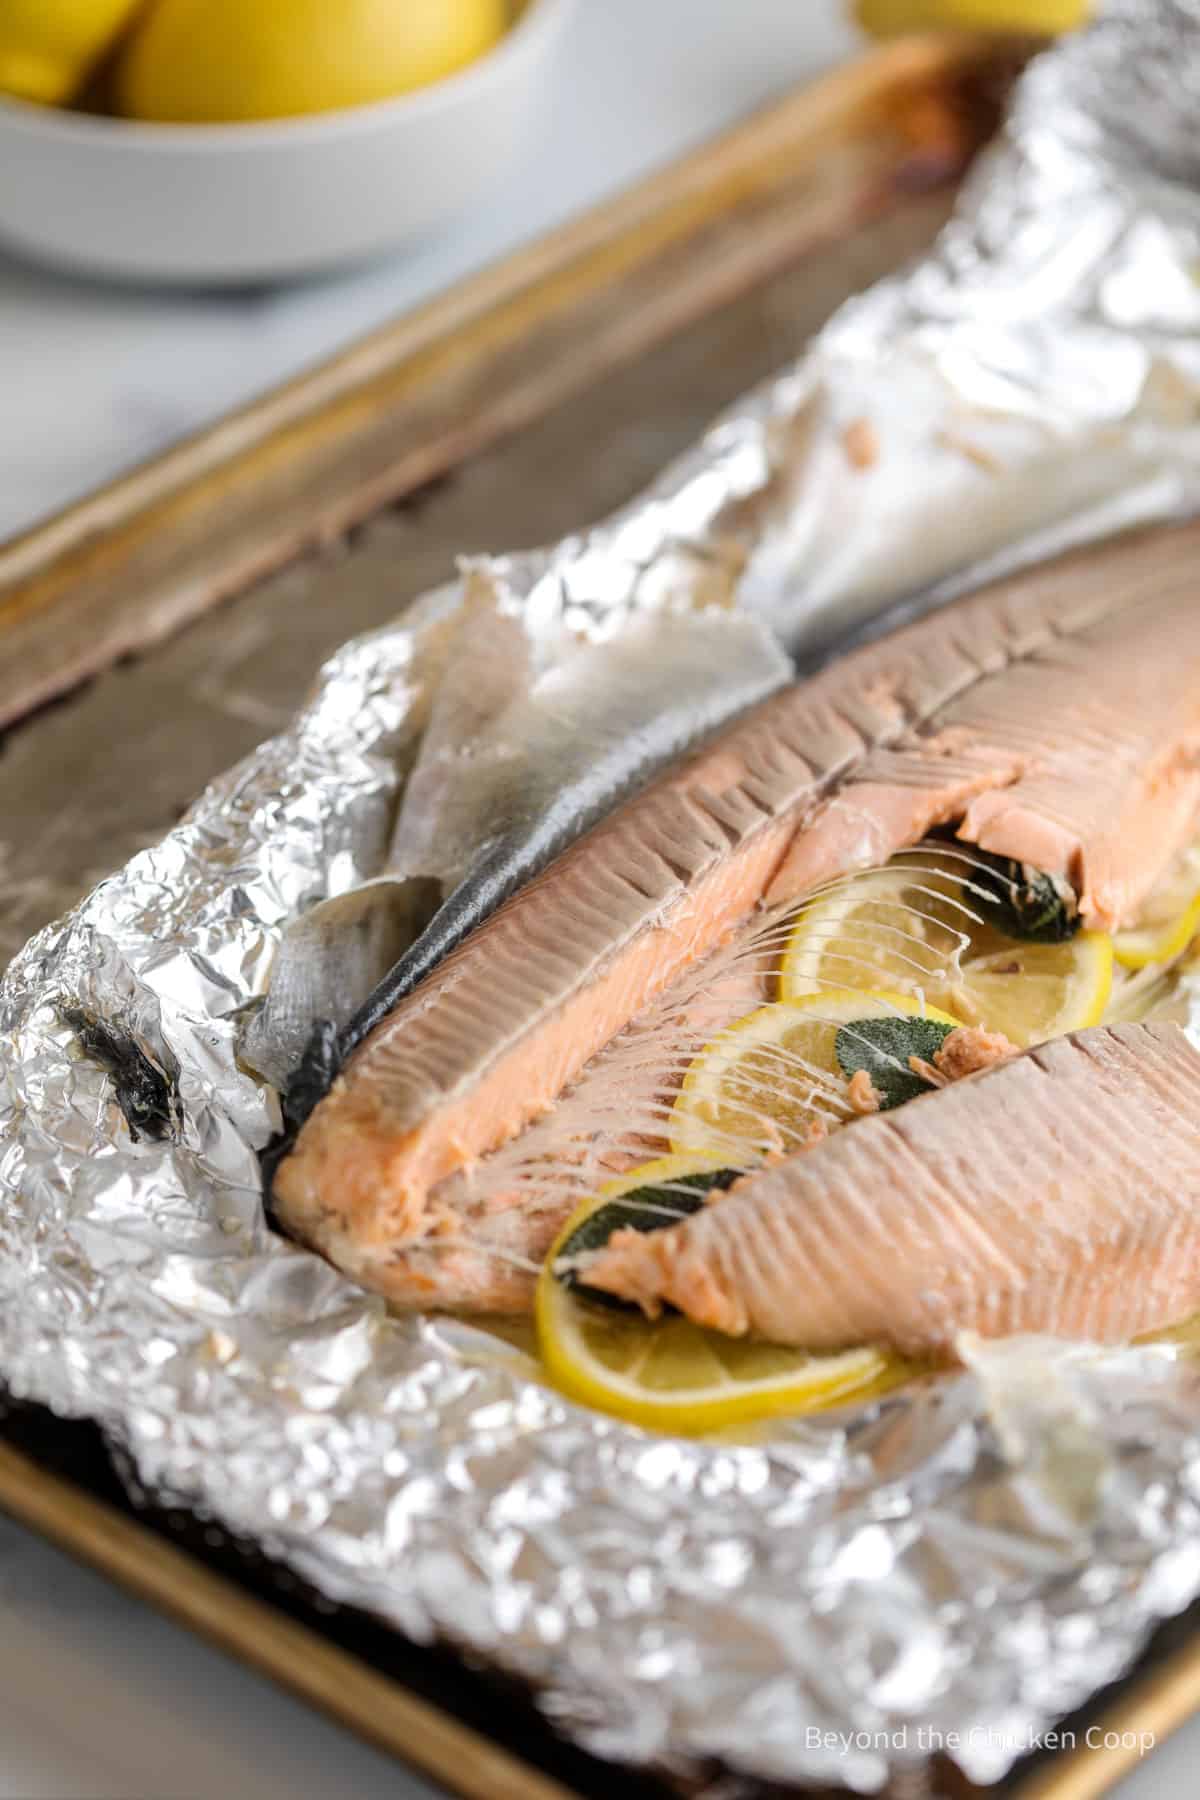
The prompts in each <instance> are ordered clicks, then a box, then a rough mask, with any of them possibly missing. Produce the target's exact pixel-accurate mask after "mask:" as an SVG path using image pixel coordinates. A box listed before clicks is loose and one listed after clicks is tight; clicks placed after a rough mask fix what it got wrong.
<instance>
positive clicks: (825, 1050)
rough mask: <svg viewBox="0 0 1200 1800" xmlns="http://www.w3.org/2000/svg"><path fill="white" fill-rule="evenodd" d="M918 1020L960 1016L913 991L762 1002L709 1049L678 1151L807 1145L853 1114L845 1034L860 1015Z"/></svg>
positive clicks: (682, 1099) (678, 1115) (747, 1156)
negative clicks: (841, 1042) (840, 1045)
mask: <svg viewBox="0 0 1200 1800" xmlns="http://www.w3.org/2000/svg"><path fill="white" fill-rule="evenodd" d="M898 1018H914V1019H926V1020H931V1021H933V1022H934V1023H936V1024H938V1025H944V1026H949V1027H950V1028H951V1029H953V1027H954V1026H956V1025H958V1024H959V1023H960V1022H961V1021H960V1020H958V1019H957V1018H953V1017H951V1015H950V1014H949V1013H946V1012H940V1011H938V1010H937V1009H936V1008H935V1007H932V1006H926V1005H923V1004H922V1002H921V1001H919V1000H916V999H914V998H913V996H912V995H911V994H901V993H898V992H893V993H889V992H887V991H880V992H877V993H867V992H862V991H859V990H857V989H854V988H845V989H840V990H834V991H833V992H831V993H824V994H810V995H806V996H804V997H803V998H801V999H799V1000H792V1001H787V1002H782V1001H781V1002H778V1003H777V1004H775V1005H773V1006H763V1007H760V1008H759V1010H758V1011H757V1012H753V1013H750V1014H749V1016H748V1017H747V1018H744V1019H739V1020H738V1022H737V1024H736V1025H731V1026H730V1027H729V1029H728V1030H727V1031H723V1032H721V1033H720V1035H719V1036H718V1037H716V1038H714V1039H713V1041H712V1043H711V1044H709V1045H708V1046H707V1048H706V1049H704V1050H702V1051H701V1052H700V1054H699V1056H697V1057H696V1059H695V1061H694V1062H693V1063H692V1065H691V1067H690V1068H689V1070H688V1072H687V1075H686V1076H685V1077H684V1081H683V1086H682V1087H681V1088H680V1091H679V1093H678V1095H677V1096H676V1099H675V1104H674V1107H673V1108H672V1113H671V1149H672V1150H673V1151H674V1152H675V1153H676V1154H677V1155H689V1154H691V1155H706V1156H710V1157H722V1158H724V1160H725V1161H726V1162H728V1163H731V1164H738V1163H744V1162H746V1161H747V1160H754V1159H756V1158H757V1157H759V1156H762V1155H763V1154H767V1153H771V1152H776V1153H778V1152H783V1153H784V1154H788V1153H790V1152H791V1151H793V1150H799V1149H801V1148H803V1146H804V1145H805V1144H806V1143H807V1142H809V1141H810V1138H811V1136H812V1133H813V1131H814V1129H815V1130H817V1131H822V1130H831V1129H832V1128H834V1127H835V1126H837V1125H842V1124H845V1123H846V1121H847V1120H849V1119H851V1118H853V1117H854V1108H853V1107H852V1105H851V1103H850V1099H849V1096H848V1084H847V1080H846V1075H845V1072H844V1070H843V1068H842V1065H841V1063H840V1062H839V1060H838V1055H837V1041H838V1033H839V1031H840V1030H841V1029H842V1028H843V1027H846V1028H847V1029H848V1031H849V1032H850V1033H851V1035H853V1026H854V1024H855V1023H856V1022H857V1021H862V1020H868V1019H871V1020H873V1019H898Z"/></svg>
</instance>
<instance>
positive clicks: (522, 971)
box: [275, 528, 1200, 1292]
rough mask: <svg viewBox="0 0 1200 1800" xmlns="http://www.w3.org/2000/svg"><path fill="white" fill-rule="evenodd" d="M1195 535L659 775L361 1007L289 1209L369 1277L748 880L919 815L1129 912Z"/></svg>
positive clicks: (1191, 688) (776, 708)
mask: <svg viewBox="0 0 1200 1800" xmlns="http://www.w3.org/2000/svg"><path fill="white" fill-rule="evenodd" d="M1198 541H1200V532H1198V531H1197V530H1196V529H1195V528H1188V529H1183V530H1178V531H1175V532H1168V533H1157V534H1153V535H1152V536H1149V535H1146V536H1142V537H1134V538H1130V539H1128V540H1125V541H1124V542H1122V543H1120V544H1117V545H1110V546H1107V547H1105V548H1104V549H1103V550H1102V551H1091V552H1088V553H1081V554H1076V555H1073V556H1071V557H1068V558H1064V559H1061V560H1060V561H1059V562H1058V563H1056V564H1053V565H1050V566H1048V567H1046V568H1045V569H1043V570H1040V571H1038V572H1036V573H1033V574H1026V575H1023V576H1021V577H1020V578H1019V579H1013V580H1009V581H1006V582H1004V583H1001V584H997V585H996V586H994V587H992V588H990V589H987V590H985V591H983V592H982V593H980V594H978V595H976V596H973V597H972V598H971V599H969V600H967V601H964V602H960V603H958V604H957V605H955V606H954V607H952V608H949V609H947V610H945V611H943V612H941V613H938V614H936V615H935V616H933V617H931V618H928V619H926V620H924V621H922V622H921V623H919V624H917V625H913V626H910V627H908V628H907V629H905V630H903V631H900V632H898V633H896V634H894V635H893V636H891V637H889V638H887V639H885V640H883V641H881V642H878V643H875V644H872V645H869V646H867V647H866V648H863V649H860V650H858V651H856V652H854V653H853V654H851V655H849V656H847V657H845V658H844V659H843V660H841V661H840V662H838V663H836V664H834V665H833V666H831V667H829V668H827V669H826V670H824V671H823V672H822V673H820V674H819V675H817V676H815V677H813V678H812V679H810V680H808V681H805V682H800V683H797V684H796V685H795V686H793V687H791V688H788V689H786V690H784V691H783V692H782V693H780V694H779V695H777V696H775V697H773V698H772V699H770V700H768V701H766V702H764V703H763V704H761V705H760V706H758V707H756V708H755V709H754V710H753V711H752V712H751V713H750V714H749V715H747V716H746V718H744V719H743V720H742V721H741V722H739V723H738V724H736V725H734V726H733V727H730V728H729V729H727V730H726V731H725V732H723V733H722V734H721V735H720V736H719V737H717V738H716V739H714V740H713V741H712V742H711V743H710V744H709V745H708V746H707V747H705V748H704V749H703V750H702V751H701V752H699V753H698V754H696V755H694V756H692V757H691V758H690V759H689V760H688V761H687V762H686V763H684V764H683V765H682V766H681V767H680V768H678V769H675V770H673V771H671V772H669V773H668V774H667V775H665V776H663V777H661V778H660V779H659V780H657V781H656V782H655V783H654V784H653V785H652V786H651V787H650V788H649V789H647V790H646V791H645V792H644V793H643V794H641V795H640V796H639V797H638V798H636V799H635V800H633V801H631V802H629V803H627V804H626V805H624V806H623V807H621V808H620V809H619V810H618V811H617V812H616V813H614V814H613V815H612V816H611V817H610V818H608V819H607V820H605V821H604V822H603V823H601V824H600V825H599V826H597V827H595V828H594V829H593V830H592V831H590V832H589V833H588V834H587V835H586V836H585V837H584V838H582V839H580V840H579V841H578V842H577V843H576V844H575V845H574V846H573V847H572V848H571V849H570V850H568V851H567V852H566V853H565V854H563V855H562V856H560V857H559V858H558V859H557V860H556V861H555V862H554V863H553V864H551V866H550V867H549V868H548V869H547V870H546V871H545V872H544V873H543V874H542V875H541V876H540V877H539V878H538V879H537V880H536V881H534V882H532V883H531V884H530V885H529V886H528V887H526V888H525V889H523V890H522V891H521V892H520V893H519V894H517V895H516V896H515V897H514V898H513V899H512V900H510V901H509V902H508V903H507V904H506V905H505V906H504V907H502V908H501V909H500V910H499V912H497V913H496V914H495V915H494V916H493V917H492V918H491V919H489V920H488V921H487V923H486V924H484V925H483V926H482V927H481V928H479V929H478V930H477V931H476V932H474V933H473V934H472V936H471V937H470V938H469V939H468V940H467V942H466V943H465V944H463V945H462V946H461V948H460V949H459V950H458V951H456V952H455V953H454V954H453V955H452V956H450V957H449V958H447V960H446V961H445V962H444V963H443V964H442V965H441V966H440V967H439V968H438V969H437V970H435V971H434V973H433V974H432V975H431V976H430V977H428V978H427V979H426V980H425V981H424V982H423V983H422V984H421V986H420V987H419V988H418V989H417V990H416V992H415V993H413V994H412V995H411V996H410V997H409V998H408V999H407V1000H406V1001H404V1002H403V1003H402V1004H401V1005H400V1006H398V1007H397V1008H396V1010H395V1012H394V1013H392V1014H391V1015H390V1017H388V1018H387V1019H386V1020H385V1021H384V1022H383V1023H382V1024H381V1025H380V1026H378V1027H377V1028H376V1029H375V1031H373V1032H372V1033H371V1035H370V1036H369V1037H368V1038H367V1040H366V1041H365V1043H364V1044H363V1045H362V1046H361V1048H360V1049H359V1050H358V1051H357V1052H356V1053H355V1055H354V1056H353V1057H352V1059H351V1060H350V1062H349V1063H348V1065H347V1067H346V1069H345V1071H344V1072H343V1074H342V1075H341V1076H340V1077H339V1078H338V1080H337V1081H336V1082H335V1083H334V1085H333V1087H332V1089H331V1090H330V1092H329V1094H328V1095H327V1097H326V1098H325V1099H324V1100H323V1101H322V1102H321V1103H320V1105H319V1106H318V1107H317V1108H316V1110H315V1111H314V1112H313V1114H312V1115H311V1117H310V1118H309V1120H308V1121H307V1123H306V1124H305V1126H304V1128H303V1130H302V1131H301V1133H300V1136H299V1138H298V1141H297V1143H296V1146H295V1149H294V1150H293V1152H292V1154H291V1156H290V1157H288V1158H287V1159H286V1161H285V1162H284V1163H283V1165H282V1167H281V1168H280V1170H279V1172H278V1174H277V1176H276V1181H275V1196H276V1201H277V1205H278V1208H279V1213H280V1216H281V1218H282V1220H283V1222H284V1223H285V1224H286V1225H288V1226H289V1227H290V1228H291V1229H292V1230H294V1231H295V1232H297V1234H298V1235H300V1236H301V1237H304V1238H306V1239H307V1240H308V1241H310V1242H312V1243H314V1244H316V1245H317V1246H318V1247H326V1246H332V1245H335V1244H336V1245H339V1246H343V1247H344V1246H346V1245H348V1244H352V1245H354V1246H355V1247H356V1254H355V1256H354V1259H353V1260H354V1263H355V1264H356V1273H359V1275H360V1278H364V1279H369V1280H371V1281H372V1282H373V1283H374V1284H376V1285H378V1286H380V1287H382V1288H383V1289H384V1291H385V1292H386V1291H388V1261H389V1258H390V1257H391V1256H392V1255H394V1254H395V1252H396V1251H398V1250H399V1249H400V1248H402V1247H403V1246H405V1245H409V1244H411V1243H413V1242H414V1241H415V1240H416V1239H418V1238H420V1237H421V1235H422V1234H423V1233H424V1232H425V1231H426V1230H427V1229H428V1228H429V1226H430V1225H431V1223H434V1222H436V1220H437V1208H436V1205H435V1206H434V1207H433V1208H432V1209H431V1207H430V1194H431V1190H433V1189H434V1188H435V1187H436V1185H437V1184H438V1183H441V1182H445V1181H446V1180H447V1178H448V1177H451V1176H454V1175H455V1174H456V1173H458V1172H460V1171H462V1170H464V1169H469V1168H470V1167H471V1165H472V1164H473V1163H474V1162H475V1161H476V1160H477V1159H479V1158H481V1157H483V1156H485V1155H486V1154H488V1153H489V1152H490V1151H492V1150H494V1149H495V1148H496V1147H497V1146H499V1145H501V1144H503V1143H505V1142H507V1141H508V1140H509V1139H511V1138H513V1137H514V1136H516V1135H517V1134H518V1133H519V1132H521V1131H522V1130H523V1129H524V1128H525V1127H526V1126H527V1125H529V1124H530V1122H531V1121H533V1120H535V1119H537V1118H539V1117H540V1116H542V1115H543V1114H544V1113H545V1112H546V1110H547V1109H548V1108H549V1107H551V1106H552V1105H553V1104H554V1102H555V1101H556V1099H557V1098H558V1096H560V1095H561V1094H562V1093H563V1091H564V1090H565V1089H566V1088H567V1087H568V1086H569V1085H570V1084H571V1083H572V1082H574V1081H575V1080H576V1079H577V1077H578V1076H579V1074H580V1072H581V1071H582V1070H583V1069H584V1068H585V1066H586V1065H587V1064H588V1062H589V1061H590V1059H591V1058H593V1057H594V1056H595V1055H596V1054H597V1052H598V1051H600V1050H601V1049H603V1047H604V1046H605V1045H606V1044H608V1043H609V1042H610V1041H611V1040H612V1039H613V1038H614V1037H615V1036H616V1035H617V1033H619V1032H620V1031H621V1030H622V1029H623V1027H625V1026H626V1025H627V1024H628V1023H629V1021H630V1020H632V1019H634V1018H635V1017H636V1016H637V1015H638V1014H640V1013H641V1012H642V1011H643V1009H645V1008H646V1007H647V1005H648V1004H649V1003H650V1002H652V1001H653V1000H654V999H655V997H656V996H657V995H659V994H661V993H662V992H663V991H664V990H665V989H667V988H668V987H669V986H670V984H672V983H673V982H674V981H676V980H677V979H678V978H679V977H680V975H681V973H682V972H684V971H686V970H687V969H688V967H689V965H692V964H693V963H695V962H696V961H697V960H698V959H700V958H702V957H703V956H705V955H706V954H707V953H709V952H710V951H712V950H713V949H714V948H715V947H716V946H717V945H719V944H721V943H722V942H723V941H726V940H727V939H728V938H729V937H730V936H731V935H733V934H735V933H737V932H738V931H740V930H742V929H745V927H746V924H747V921H748V920H750V919H751V918H752V916H753V915H754V914H755V911H756V909H757V908H758V907H759V906H760V905H761V904H762V903H763V902H764V901H766V902H768V903H771V902H779V901H786V900H790V899H793V898H796V897H799V896H800V895H802V894H803V893H805V892H807V891H809V890H810V889H812V888H813V887H815V886H816V885H817V884H819V883H820V882H823V881H826V880H828V879H830V878H832V877H834V876H836V875H838V874H840V873H844V872H845V871H847V870H849V869H852V868H859V867H866V866H871V865H874V864H877V863H880V862H883V861H885V860H886V859H887V858H888V857H889V856H890V855H892V854H893V853H894V852H895V851H896V850H898V849H900V848H901V847H903V846H905V845H908V844H912V843H915V842H916V841H918V840H919V839H920V838H922V837H923V836H924V835H925V834H926V833H927V832H928V831H930V830H931V829H932V828H934V827H936V826H941V825H944V824H947V823H950V822H956V821H957V822H959V823H958V829H959V835H960V836H961V837H962V838H963V839H965V840H966V841H968V842H971V843H974V844H978V845H979V846H980V847H982V848H984V849H987V850H992V851H995V852H998V853H1000V854H1001V855H1005V856H1011V857H1015V858H1017V859H1018V860H1021V861H1028V862H1031V863H1035V864H1036V865H1037V866H1038V867H1039V868H1041V869H1044V870H1046V871H1047V872H1048V873H1052V874H1056V875H1061V876H1063V877H1065V878H1066V879H1067V880H1069V881H1070V882H1071V883H1072V885H1073V886H1074V887H1075V889H1076V891H1077V893H1078V894H1079V897H1080V906H1081V910H1082V912H1083V915H1084V918H1085V920H1086V921H1087V922H1088V923H1089V924H1094V925H1101V926H1110V925H1113V924H1115V923H1117V922H1118V921H1121V920H1124V919H1126V918H1129V917H1131V916H1132V915H1133V914H1135V913H1136V910H1137V907H1138V905H1139V903H1140V901H1141V899H1142V898H1143V897H1144V895H1145V894H1146V892H1147V891H1148V890H1149V888H1150V887H1151V886H1152V885H1153V883H1154V881H1155V879H1156V877H1157V876H1158V874H1159V873H1160V871H1161V870H1162V869H1163V867H1164V866H1165V865H1166V863H1167V862H1168V861H1169V860H1170V858H1171V857H1172V855H1173V854H1174V853H1175V851H1176V850H1177V848H1178V847H1179V846H1180V844H1181V843H1182V842H1183V841H1184V840H1185V839H1186V837H1187V836H1188V835H1189V834H1190V832H1191V831H1192V829H1193V824H1194V821H1195V818H1196V815H1197V811H1198V808H1200V608H1198V607H1197V606H1196V604H1195V599H1194V593H1193V588H1194V580H1195V577H1194V570H1193V557H1194V552H1195V548H1196V545H1197V542H1198ZM331 1253H332V1254H335V1255H336V1256H337V1260H339V1261H341V1260H343V1258H342V1256H341V1255H340V1254H338V1252H336V1251H331ZM368 1269H370V1270H371V1271H372V1272H370V1273H367V1271H368Z"/></svg>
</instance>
